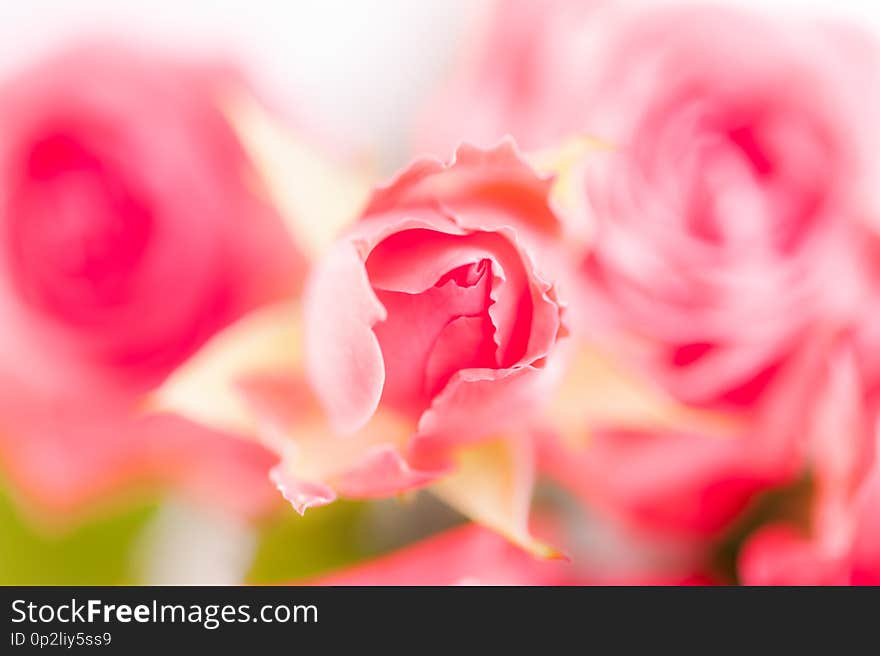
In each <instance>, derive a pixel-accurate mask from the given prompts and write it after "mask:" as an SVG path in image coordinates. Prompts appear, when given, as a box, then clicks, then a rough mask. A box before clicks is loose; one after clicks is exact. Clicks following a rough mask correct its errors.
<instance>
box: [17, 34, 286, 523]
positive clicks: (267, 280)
mask: <svg viewBox="0 0 880 656" xmlns="http://www.w3.org/2000/svg"><path fill="white" fill-rule="evenodd" d="M236 93H237V94H244V93H247V88H246V86H245V85H244V82H243V80H241V79H240V78H239V77H238V76H237V75H236V74H235V73H234V72H232V71H231V70H228V69H225V68H220V67H216V66H213V65H203V64H201V63H193V64H184V63H181V62H177V61H173V60H170V59H165V58H162V57H152V56H149V55H147V54H144V53H140V52H135V51H130V50H128V49H125V48H118V47H114V46H92V47H83V48H78V49H73V50H69V51H66V52H62V53H60V54H58V55H57V56H55V57H53V58H51V59H48V60H46V61H44V62H42V63H39V64H37V65H35V66H34V67H32V68H30V69H28V70H26V71H23V72H22V73H21V74H19V75H18V76H17V77H15V78H14V79H12V80H9V81H7V82H6V83H5V84H4V85H3V86H2V87H0V229H2V231H3V240H2V248H0V305H2V314H3V317H4V320H3V335H2V338H0V351H2V356H0V362H2V365H0V417H2V419H0V421H2V430H0V435H2V438H0V452H2V456H3V460H4V461H5V464H6V465H7V466H8V468H9V470H10V474H11V475H12V477H13V478H14V479H15V480H16V482H18V483H19V484H21V485H22V486H23V487H25V488H26V489H27V490H28V491H29V492H31V494H32V495H33V496H36V497H37V498H38V500H40V501H42V502H44V503H46V504H49V505H52V506H56V507H57V506H63V507H67V506H70V505H72V504H76V503H77V502H79V501H82V500H84V499H85V498H93V497H94V496H96V495H97V494H99V493H100V492H101V491H102V490H105V489H106V488H108V487H109V486H111V485H115V484H116V483H119V482H121V481H122V480H128V479H130V478H132V477H135V478H138V479H144V478H147V479H150V480H155V479H156V478H159V479H167V478H169V477H171V478H173V479H175V480H180V481H182V483H183V484H184V485H185V486H188V487H190V488H192V487H195V488H198V489H199V490H201V491H206V490H207V488H208V487H210V485H207V482H208V481H209V480H211V476H212V474H211V472H214V474H215V479H216V476H220V477H221V478H222V484H221V485H220V486H218V485H217V484H216V483H220V481H219V480H215V485H214V488H215V489H214V493H217V492H220V493H222V494H223V495H224V496H225V497H226V498H228V499H230V500H233V499H235V498H236V496H237V501H236V503H237V504H238V505H242V504H243V505H244V506H253V504H254V503H263V500H264V499H265V493H264V491H263V490H262V489H261V488H256V489H255V490H253V491H252V492H247V491H242V493H241V494H239V495H235V494H232V493H228V494H227V491H229V490H230V489H231V488H230V482H232V481H237V480H247V481H251V480H252V479H253V478H254V476H253V472H254V471H259V470H260V469H261V468H263V467H266V466H267V462H268V460H267V459H268V455H267V454H266V452H264V451H263V450H262V449H259V448H258V447H256V446H254V445H249V444H243V443H238V442H228V441H227V438H223V437H221V436H218V435H215V434H212V433H209V432H207V431H204V430H201V429H196V428H195V427H194V426H192V425H190V424H189V423H187V422H183V421H182V420H179V419H175V418H171V417H152V418H147V419H135V415H136V414H138V413H136V412H135V409H136V405H137V404H138V402H139V399H140V398H141V395H142V394H143V393H144V392H146V391H148V390H150V389H152V388H153V387H155V386H156V385H157V384H158V383H159V382H161V381H162V380H163V379H164V378H165V377H166V376H167V375H168V374H169V372H170V371H171V370H172V369H173V368H174V367H176V366H177V365H178V364H180V363H181V362H182V361H183V360H184V359H185V358H186V357H187V356H189V355H190V354H191V353H192V352H194V350H195V349H196V348H198V347H199V346H200V344H201V343H202V342H204V341H205V340H206V339H207V338H208V337H209V336H211V335H212V334H213V333H214V332H215V331H217V330H218V329H219V328H221V327H223V326H224V325H226V324H228V323H229V322H231V321H232V320H234V319H236V318H237V317H239V316H240V315H241V314H242V313H244V312H245V311H248V310H250V309H253V308H254V307H256V306H258V305H260V304H263V303H266V302H268V301H271V300H275V299H277V298H279V297H281V296H282V295H284V294H288V293H290V292H291V291H293V290H295V289H296V286H297V281H298V279H299V278H300V277H301V273H302V269H303V259H302V258H301V256H300V255H299V253H298V251H297V249H295V248H294V246H293V245H292V243H291V242H290V240H289V239H288V237H287V234H286V232H285V229H284V227H283V224H282V222H281V220H280V218H279V216H278V214H277V213H276V211H275V209H274V208H273V207H272V206H271V205H269V204H268V203H267V202H266V201H265V200H264V199H263V195H262V193H261V191H260V189H259V180H258V178H257V176H256V174H255V171H254V170H253V168H252V167H251V164H250V162H249V160H248V157H247V155H246V153H245V151H244V150H243V147H242V145H241V143H240V142H239V139H238V137H237V135H236V133H235V132H234V130H233V128H232V126H231V124H230V123H229V121H228V120H227V117H226V115H225V114H224V111H223V103H224V102H227V101H228V100H229V99H230V97H231V96H232V95H233V94H236ZM220 454H227V455H226V457H223V456H221V455H220ZM182 462H186V463H188V464H187V466H186V467H182V466H181V465H180V463H182ZM248 487H250V486H248ZM224 490H225V491H224ZM249 500H250V501H249ZM251 501H253V503H251ZM245 509H246V508H245Z"/></svg>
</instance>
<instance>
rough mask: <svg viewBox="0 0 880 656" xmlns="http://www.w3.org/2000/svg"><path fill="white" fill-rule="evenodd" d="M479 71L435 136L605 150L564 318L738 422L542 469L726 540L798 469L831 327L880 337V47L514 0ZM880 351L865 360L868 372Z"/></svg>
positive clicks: (644, 437)
mask: <svg viewBox="0 0 880 656" xmlns="http://www.w3.org/2000/svg"><path fill="white" fill-rule="evenodd" d="M468 63H469V66H468V67H467V68H466V69H464V71H463V75H461V76H459V78H457V79H456V80H454V81H453V83H452V85H451V87H450V88H449V89H448V90H447V95H446V97H445V98H441V99H440V100H439V101H438V102H437V103H435V104H434V105H433V106H432V108H431V109H430V111H429V112H428V120H427V121H426V122H425V123H424V125H423V132H422V134H421V135H420V137H421V140H420V143H421V145H422V146H423V147H426V148H428V149H436V148H438V147H448V143H447V141H448V139H449V138H450V135H454V134H460V135H464V136H466V137H467V138H470V139H474V140H476V141H477V142H478V143H479V142H481V141H489V140H491V139H494V138H496V137H497V135H499V134H504V133H506V132H511V133H512V134H513V135H514V136H515V137H516V138H517V139H520V140H522V141H523V142H524V143H526V144H527V145H528V146H529V147H531V148H548V147H551V146H553V145H554V142H555V141H558V140H562V139H565V138H566V137H567V136H570V135H577V134H588V135H594V136H596V137H598V138H599V139H601V140H603V141H605V142H607V143H609V144H610V152H607V153H602V152H592V153H587V154H586V156H585V157H584V158H583V161H582V162H580V163H579V165H578V167H577V169H576V171H575V175H576V176H578V177H576V180H575V183H574V184H575V185H576V186H577V188H578V190H579V192H576V193H580V194H581V196H582V197H583V202H582V203H575V205H576V207H572V208H570V209H571V210H572V212H573V213H574V214H573V215H572V216H571V218H572V220H574V221H579V222H581V223H582V224H583V225H585V226H588V227H589V229H590V231H591V233H592V235H593V242H592V245H591V248H590V250H589V252H587V253H586V255H585V258H584V261H583V266H582V274H583V275H582V276H581V278H580V279H581V282H582V292H583V293H582V295H581V296H580V297H579V298H578V302H577V303H575V304H573V306H572V313H571V316H572V328H573V330H575V331H577V332H578V333H579V334H580V335H581V336H583V337H585V338H586V339H588V340H590V341H592V342H594V343H599V344H601V345H602V346H603V347H604V348H607V349H609V350H611V351H612V352H614V353H616V354H617V356H618V357H619V358H620V359H621V361H623V362H624V363H626V364H627V365H630V366H632V368H633V369H634V370H636V371H639V372H642V373H643V374H645V375H646V376H647V377H648V378H649V379H650V380H652V381H653V382H655V383H657V384H658V385H659V386H660V387H661V389H663V390H665V391H666V392H668V393H669V394H671V395H672V396H673V397H674V398H675V399H677V400H678V401H679V402H681V403H684V404H690V405H692V406H699V407H702V408H704V409H711V410H712V411H713V412H714V411H719V412H724V413H729V414H730V416H731V417H732V419H733V420H734V421H735V422H737V423H738V424H739V425H740V426H741V430H740V431H739V436H738V437H732V438H730V437H728V438H718V437H715V436H708V435H705V434H703V433H701V432H692V431H687V430H682V431H675V430H672V431H670V430H665V429H664V430H663V431H660V432H657V431H651V430H647V431H635V432H633V431H630V430H623V429H621V428H620V427H615V426H600V427H594V428H597V430H595V431H593V432H592V438H593V441H592V442H591V445H592V448H590V446H587V447H586V448H585V449H583V451H582V452H581V451H572V450H571V448H569V447H568V446H564V445H561V444H560V445H556V446H555V447H554V446H552V445H551V448H550V449H549V451H548V454H547V457H546V458H545V460H546V463H545V464H547V465H548V466H549V467H550V468H551V469H552V470H553V471H554V473H556V474H557V475H559V476H561V477H562V479H563V480H564V481H566V482H567V483H569V484H571V485H574V486H575V487H576V488H577V489H579V491H581V492H583V493H584V495H585V497H586V498H588V499H591V500H592V502H593V503H598V504H600V505H602V506H605V507H609V508H612V509H614V510H615V511H616V512H618V513H620V514H623V515H625V516H627V517H628V518H629V519H630V520H632V521H634V522H635V523H637V524H640V525H646V526H650V527H651V528H653V529H657V530H660V531H664V530H671V531H673V532H676V533H685V534H688V535H703V536H704V535H716V534H717V533H718V532H719V531H722V530H724V529H725V527H726V526H728V525H729V523H730V522H731V520H732V519H733V518H734V517H736V516H738V515H739V514H740V513H741V512H742V511H743V510H744V509H745V508H746V507H747V506H748V504H749V502H750V500H751V499H752V498H753V497H754V495H755V494H756V493H758V492H759V491H761V490H763V489H766V488H767V487H768V486H772V485H775V484H779V483H781V482H785V481H787V480H791V477H792V476H793V475H795V474H796V473H797V472H798V470H799V467H800V466H801V465H802V463H803V461H802V460H801V455H802V452H803V448H804V447H803V445H799V444H797V442H798V441H800V440H801V435H800V432H801V427H803V426H805V425H807V423H808V421H809V419H808V417H806V416H804V415H805V414H807V413H804V408H805V407H809V405H806V406H805V405H804V404H811V403H813V402H814V400H815V399H816V398H818V395H820V394H821V392H819V391H818V390H817V389H815V388H813V389H807V388H808V387H809V386H810V385H809V383H810V382H811V381H813V378H814V377H815V376H816V371H817V370H816V369H815V367H816V366H817V362H819V360H821V355H820V354H817V353H815V351H816V350H817V349H818V348H821V344H823V343H826V342H827V340H826V339H825V338H824V337H823V335H826V334H834V333H837V332H838V331H846V330H848V329H849V328H850V327H851V326H855V325H859V326H862V329H861V330H862V332H863V333H870V332H871V331H870V329H869V328H866V327H864V324H866V323H867V324H870V323H871V321H870V319H869V318H868V317H867V315H866V313H867V312H869V311H870V310H868V309H867V308H868V307H869V305H868V304H867V302H866V299H868V298H869V297H872V296H873V297H876V287H877V284H876V283H877V275H876V273H877V271H876V264H877V257H876V239H873V238H869V229H868V225H869V224H870V222H871V220H872V213H873V212H875V208H874V207H872V205H871V200H870V199H871V195H872V193H873V191H872V189H871V187H872V185H873V182H872V180H875V179H876V174H877V172H876V167H875V166H874V164H873V162H874V160H875V159H876V153H877V152H878V144H880V142H878V134H880V132H878V130H877V122H876V120H875V118H873V117H875V116H876V115H877V113H878V109H880V96H878V94H877V90H878V89H880V85H878V71H880V65H878V64H880V59H878V50H877V49H876V47H875V46H874V44H873V43H871V42H870V41H869V40H868V39H867V38H866V37H865V36H864V35H862V34H861V33H859V32H857V31H855V30H847V29H843V28H840V27H836V26H831V25H822V24H806V23H795V22H792V21H787V22H786V23H784V24H777V23H773V22H772V21H770V20H765V19H763V18H761V17H758V16H752V15H749V14H746V13H741V12H737V11H733V10H727V9H719V8H689V9H668V8H667V9H657V8H646V7H645V6H644V5H639V4H637V3H633V4H629V5H626V4H624V3H612V2H593V3H577V2H568V1H565V0H561V1H558V2H551V3H542V4H541V5H537V4H535V3H529V2H523V1H519V0H509V1H504V2H500V3H498V6H497V11H496V12H495V13H494V15H493V20H492V22H491V23H490V28H489V31H488V32H487V33H486V34H485V38H484V39H483V40H482V41H481V42H480V48H479V49H478V51H477V52H476V54H475V56H474V57H472V59H471V60H470V61H469V62H468ZM438 144H439V145H438ZM874 332H876V331H874ZM870 339H871V337H870V336H869V335H866V336H864V342H865V343H872V342H870ZM874 351H876V349H871V348H865V349H864V352H865V357H864V359H863V361H862V362H860V364H859V366H860V367H861V368H862V369H863V370H864V371H865V375H866V376H870V375H871V374H870V373H869V370H871V371H873V372H874V375H875V378H876V374H877V373H878V372H880V367H878V366H877V365H876V357H875V353H874ZM784 372H792V373H790V374H787V375H786V374H784ZM796 372H800V373H796ZM793 380H801V382H800V383H799V384H795V385H792V384H790V381H793ZM866 384H871V382H870V381H867V382H866ZM873 384H874V385H876V381H875V382H874V383H873ZM556 447H558V450H557V448H556Z"/></svg>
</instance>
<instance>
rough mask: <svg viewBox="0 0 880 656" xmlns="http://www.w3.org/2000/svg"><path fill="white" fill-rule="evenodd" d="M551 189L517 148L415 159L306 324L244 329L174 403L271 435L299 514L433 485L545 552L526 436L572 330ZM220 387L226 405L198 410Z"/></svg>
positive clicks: (198, 415)
mask: <svg viewBox="0 0 880 656" xmlns="http://www.w3.org/2000/svg"><path fill="white" fill-rule="evenodd" d="M550 185H551V181H550V180H549V179H544V178H541V177H539V176H538V175H537V174H536V173H535V172H534V171H533V170H532V169H531V168H530V167H529V166H528V165H527V164H525V163H524V161H523V160H522V159H521V158H520V157H519V155H518V154H517V152H516V149H515V147H514V146H513V144H512V143H510V142H504V143H502V144H501V145H499V146H497V147H496V148H493V149H490V150H485V151H484V150H479V149H476V148H473V147H471V146H462V147H460V148H459V149H458V151H457V153H456V156H455V159H454V161H453V162H452V163H451V164H448V165H446V164H443V163H441V162H440V161H437V160H434V159H422V160H418V161H416V162H415V163H414V164H412V165H411V166H410V167H408V168H407V169H406V170H405V171H404V172H403V173H401V174H400V175H398V176H397V178H395V179H394V181H393V182H392V183H391V184H390V185H388V186H386V187H382V188H380V189H378V190H377V191H375V192H374V193H373V195H372V197H371V198H370V200H369V202H368V203H367V206H366V209H365V210H364V211H363V212H362V215H361V217H360V219H359V220H358V221H357V222H356V223H355V224H354V225H353V226H351V227H350V228H349V229H348V230H347V231H346V232H345V233H344V234H343V236H342V237H341V238H340V239H337V240H336V242H335V244H334V245H333V246H332V247H331V248H330V250H329V251H327V252H324V253H323V254H321V255H320V256H319V257H318V259H317V261H316V264H315V267H314V269H313V271H312V272H311V275H310V278H309V280H308V282H307V284H306V289H305V294H304V303H303V307H302V310H301V312H302V317H301V321H300V320H299V319H298V318H297V317H296V316H295V313H294V312H293V311H292V310H287V309H284V308H282V309H281V310H280V313H281V318H280V319H279V318H278V316H277V315H275V316H271V315H270V314H264V315H262V316H260V315H256V316H254V317H252V318H251V319H250V320H247V321H244V322H241V324H240V325H239V326H238V327H237V328H236V327H233V329H232V330H230V331H229V333H228V334H227V335H225V336H221V338H218V339H217V340H215V342H214V343H213V344H211V345H209V346H208V347H207V348H206V349H204V351H203V352H202V353H200V354H199V355H198V356H197V357H196V358H194V359H193V362H192V363H190V364H189V365H188V366H187V367H185V368H184V370H182V371H181V372H180V373H179V375H177V376H175V378H174V379H173V380H171V381H170V383H169V384H168V385H166V386H165V388H163V390H161V391H160V394H159V397H160V399H161V402H162V403H163V404H165V405H166V406H167V407H173V408H177V409H179V410H181V411H182V412H184V413H185V414H187V415H188V416H190V417H193V418H195V419H198V420H200V421H203V422H207V423H210V424H212V425H215V426H216V425H220V426H225V427H230V428H232V429H234V430H238V431H239V432H243V433H256V434H258V435H259V436H260V437H261V439H262V440H263V442H264V443H265V444H267V445H268V446H270V448H272V449H273V450H274V451H275V452H276V453H278V454H279V456H280V457H281V463H280V464H279V465H278V466H277V467H276V468H275V469H274V470H273V473H272V476H273V480H275V482H276V484H278V486H279V488H280V489H281V491H282V492H283V493H284V495H285V497H286V498H288V500H290V501H291V502H292V503H293V505H294V507H295V508H296V509H297V510H299V511H300V512H302V511H304V510H305V509H306V508H308V507H311V506H317V505H322V504H325V503H328V502H330V501H332V500H333V499H335V498H337V497H338V496H345V497H349V498H370V497H380V496H388V495H393V494H398V493H400V492H402V491H404V490H408V489H413V488H416V487H421V486H425V485H427V484H429V483H433V486H432V489H433V490H434V491H435V492H437V493H438V494H439V495H440V496H442V497H443V498H444V499H446V500H447V501H448V502H450V503H451V504H453V505H454V506H456V507H457V508H459V509H460V510H462V512H464V513H465V514H468V515H470V516H471V517H473V518H474V519H477V520H478V521H480V522H482V523H485V524H489V525H491V526H492V527H494V528H497V529H498V530H499V531H502V532H504V533H506V534H507V535H509V536H510V537H511V538H512V539H514V540H517V541H519V542H521V543H522V544H524V546H526V547H528V548H530V549H532V550H534V551H538V552H541V553H546V554H549V553H550V552H548V551H547V550H546V548H545V547H543V545H540V544H539V543H537V542H536V541H534V539H533V538H531V536H530V535H529V534H528V531H527V521H526V520H527V518H528V508H529V498H530V490H531V484H532V479H533V475H534V471H533V470H534V461H533V452H532V440H531V435H530V432H529V430H528V422H529V421H530V420H531V418H532V417H533V416H534V415H535V413H536V412H537V410H538V409H539V408H540V407H541V406H542V404H543V402H544V401H545V400H546V397H547V395H548V393H549V391H550V387H551V385H552V383H553V381H554V380H555V377H554V372H555V368H554V366H551V365H552V363H553V362H554V357H553V356H554V352H555V351H556V350H557V341H558V340H559V339H560V337H562V336H563V334H564V327H563V324H562V306H561V304H560V302H559V300H558V299H557V294H556V289H555V287H554V285H553V284H552V282H551V281H553V280H555V279H556V276H555V271H557V270H562V269H563V268H564V264H565V257H564V253H563V252H562V250H561V249H560V248H559V247H558V245H559V242H560V239H561V236H562V228H563V227H562V225H561V224H560V223H559V222H558V221H557V219H556V216H555V214H554V213H553V211H552V210H551V208H550V205H549V202H548V198H547V194H548V190H549V188H550ZM218 374H219V375H218ZM230 383H231V385H230ZM208 389H211V390H214V392H215V393H216V394H217V395H218V398H222V399H223V402H222V403H221V402H219V401H218V402H214V403H212V404H210V407H209V406H208V405H206V404H204V403H197V402H194V401H193V399H194V398H195V396H196V395H198V394H199V393H202V394H204V393H205V390H208ZM234 390H238V393H235V392H234ZM231 392H232V393H231ZM220 408H222V411H219V410H218V409H220Z"/></svg>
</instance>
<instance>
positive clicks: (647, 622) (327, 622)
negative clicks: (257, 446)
mask: <svg viewBox="0 0 880 656" xmlns="http://www.w3.org/2000/svg"><path fill="white" fill-rule="evenodd" d="M0 597H2V604H3V607H4V610H3V616H4V620H5V632H4V635H3V637H2V642H0V644H2V648H0V653H2V654H7V653H8V654H16V653H24V652H31V651H40V652H45V651H46V650H48V651H49V652H50V653H52V652H54V651H59V650H69V651H76V652H89V653H110V652H112V653H124V654H134V653H152V654H157V653H159V652H160V650H162V651H169V653H178V651H180V652H183V651H184V650H185V649H196V650H198V651H197V652H193V653H203V650H209V649H221V650H222V651H221V652H220V653H236V652H235V651H233V652H230V651H229V650H230V649H231V650H248V651H249V652H250V651H253V650H255V649H257V650H261V651H262V650H266V651H268V650H270V649H272V650H281V651H282V652H283V653H291V654H292V653H296V652H297V651H300V650H302V649H304V648H306V647H309V648H318V649H321V653H322V654H323V653H330V654H335V653H337V650H339V651H341V650H342V649H346V650H349V649H351V648H352V646H354V648H355V649H356V650H357V651H365V650H366V651H367V652H368V653H373V652H374V651H378V650H383V651H386V650H387V651H390V652H393V653H394V652H399V651H406V652H409V653H411V652H417V653H418V652H421V651H423V650H424V649H427V648H429V647H430V648H431V649H430V650H431V651H433V650H436V649H437V648H439V647H443V648H447V649H461V648H463V647H467V646H469V645H473V644H474V641H475V640H476V639H479V640H480V641H481V642H484V643H486V644H488V645H490V646H495V647H499V648H500V647H501V646H511V645H513V646H520V645H519V641H520V640H521V639H522V638H525V637H530V638H537V639H538V640H539V641H542V642H543V643H544V644H545V646H546V647H547V648H548V649H550V648H552V650H553V651H563V652H585V651H594V650H596V649H599V646H600V645H605V646H607V645H609V644H610V645H613V646H616V647H626V646H628V645H633V644H640V645H644V642H645V640H648V641H650V643H651V644H653V645H654V646H655V647H657V646H660V645H667V646H678V647H680V646H684V645H685V644H688V643H691V644H692V645H693V646H697V647H699V646H702V648H703V649H705V650H714V649H715V648H716V647H717V646H719V645H721V644H724V645H726V646H730V645H731V644H734V643H737V642H739V643H741V644H742V647H743V648H744V649H750V648H751V649H754V648H755V647H765V646H767V640H768V639H769V638H770V637H771V636H774V637H775V638H776V639H781V640H782V644H784V645H787V646H788V647H791V646H792V645H793V644H794V642H796V641H798V640H803V639H805V638H807V639H809V640H810V641H811V642H812V646H814V647H815V646H816V642H815V641H816V639H817V638H818V637H819V635H820V634H821V633H822V632H828V633H831V632H832V631H833V639H832V641H831V642H830V643H829V646H835V647H840V646H841V645H842V644H846V643H848V642H849V641H850V640H854V639H856V638H857V637H858V635H859V634H860V633H865V634H866V635H867V634H868V633H869V632H871V627H875V626H876V621H877V618H878V617H880V603H878V602H880V589H877V588H861V589H859V588H849V589H847V588H824V589H817V588H813V589H808V588H773V589H770V588H766V589H763V588H492V587H488V588H478V587H457V588H315V587H259V588H257V587H238V588H235V587H118V588H112V587H111V588H101V587H95V588H92V587H69V588H68V587H6V588H0ZM876 639H877V638H876V633H875V634H874V636H873V640H874V642H873V649H876V648H877V642H876ZM609 641H610V642H609ZM553 645H556V647H553ZM561 645H566V647H565V648H562V647H561ZM327 650H329V651H327ZM542 651H544V650H542ZM759 651H760V650H759ZM597 653H608V652H607V650H606V649H605V648H601V649H599V651H598V652H597Z"/></svg>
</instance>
